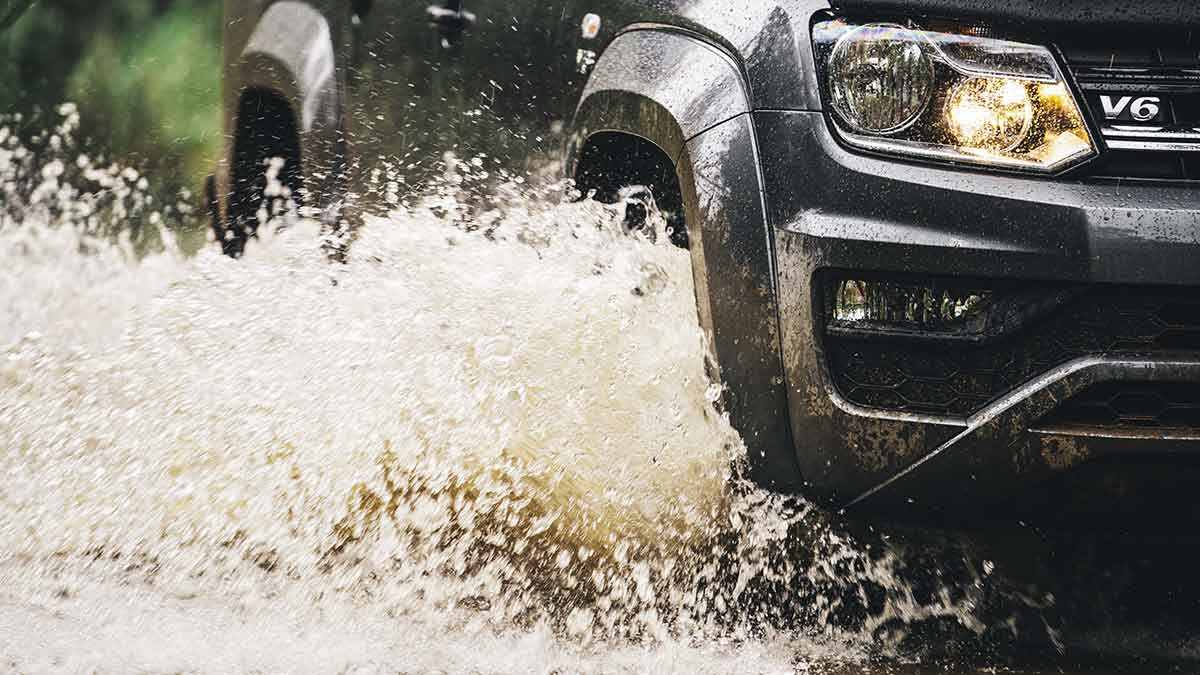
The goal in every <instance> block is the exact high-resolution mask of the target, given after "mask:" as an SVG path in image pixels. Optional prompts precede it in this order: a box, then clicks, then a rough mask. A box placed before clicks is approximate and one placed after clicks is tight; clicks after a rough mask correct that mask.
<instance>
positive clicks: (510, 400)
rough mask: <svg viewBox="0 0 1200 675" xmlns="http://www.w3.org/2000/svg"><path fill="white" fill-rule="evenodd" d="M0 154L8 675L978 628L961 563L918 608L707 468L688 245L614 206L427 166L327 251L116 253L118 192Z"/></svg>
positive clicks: (304, 238) (750, 651)
mask: <svg viewBox="0 0 1200 675" xmlns="http://www.w3.org/2000/svg"><path fill="white" fill-rule="evenodd" d="M66 112H67V113H68V114H74V113H73V111H70V110H68V111H66ZM0 145H3V146H4V147H5V148H6V150H5V152H7V153H10V154H9V155H6V156H12V154H13V153H16V148H18V147H20V146H19V144H18V143H17V142H15V141H14V140H13V139H12V137H11V135H9V137H8V138H6V140H4V141H0ZM24 158H25V159H27V155H25V156H24ZM0 159H2V158H0ZM51 161H58V160H57V159H53V160H51ZM27 164H28V162H27ZM13 166H14V165H13V164H12V163H11V162H10V163H9V164H0V167H7V168H8V170H9V173H7V174H5V176H7V178H6V180H5V184H6V189H7V190H8V192H7V193H6V194H7V195H8V197H7V200H8V201H7V202H6V205H7V206H6V208H4V209H0V211H2V212H3V213H4V216H3V217H4V220H3V222H2V223H0V307H2V310H0V311H2V312H3V317H2V319H0V350H2V351H3V353H2V358H3V361H2V362H0V472H2V473H3V475H4V481H3V489H2V491H0V538H2V539H3V541H6V542H10V545H9V546H7V547H5V549H4V552H3V559H2V560H0V579H2V581H3V583H2V584H0V585H2V586H3V587H4V588H6V589H8V590H7V591H6V592H5V593H6V595H5V596H4V597H2V598H0V606H5V607H6V610H5V611H4V612H0V614H3V615H4V616H6V617H8V618H7V619H5V621H7V622H8V624H7V626H0V633H3V634H7V635H9V636H11V637H10V638H9V640H10V641H9V642H8V643H7V644H3V643H0V650H2V651H3V652H4V653H6V654H11V655H12V658H13V663H15V664H17V665H16V666H14V667H16V668H18V669H34V668H39V667H46V668H51V669H54V668H56V667H57V666H61V665H63V664H68V665H70V667H78V668H90V667H100V668H113V667H125V665H136V667H139V668H143V667H144V668H148V669H152V670H169V669H192V668H201V669H205V670H208V669H213V670H239V669H251V668H265V669H268V670H306V669H311V670H320V671H326V670H331V669H338V668H351V667H352V666H353V667H357V665H364V664H365V666H367V667H371V668H373V667H376V666H380V667H383V666H389V667H393V669H394V667H398V666H399V664H411V665H413V666H414V667H416V668H417V669H418V670H428V669H436V668H444V669H448V670H468V671H469V670H494V671H512V670H520V669H522V668H521V667H518V666H527V665H529V664H532V665H531V666H529V669H533V670H547V669H552V668H555V667H561V668H566V669H568V670H643V669H646V668H647V667H652V668H658V667H661V668H662V669H664V670H677V671H687V672H695V671H700V670H710V671H714V672H727V671H728V670H730V669H731V668H730V666H731V664H734V663H738V664H745V665H749V666H750V667H751V669H754V670H761V671H770V670H773V669H782V670H791V669H794V668H797V667H799V665H800V664H807V663H808V662H809V660H810V659H812V660H815V661H820V662H828V661H837V660H850V661H858V660H861V659H863V658H865V654H866V653H867V649H866V648H867V647H868V646H869V645H868V643H867V642H863V641H860V638H855V637H853V636H847V635H846V634H844V633H842V632H841V631H838V630H835V626H837V625H840V624H839V623H838V622H837V617H839V616H844V615H846V614H854V613H856V612H858V613H862V614H864V615H865V616H867V618H866V619H865V620H863V621H859V622H858V623H857V624H856V627H857V628H862V632H861V633H859V634H861V635H865V636H867V638H868V639H873V638H874V637H878V636H879V635H882V634H883V631H884V629H887V628H889V627H894V626H895V625H897V624H906V623H908V622H910V621H913V620H923V619H928V618H931V617H948V618H949V620H951V621H952V622H956V623H958V624H960V625H962V626H965V627H966V628H967V629H969V630H970V631H974V632H982V631H983V629H984V625H983V624H982V623H980V620H979V619H978V618H976V616H975V612H974V609H975V607H976V605H977V604H978V602H979V597H980V596H981V594H982V593H983V591H982V589H983V587H985V586H986V585H987V578H986V574H984V573H979V574H974V575H973V576H972V575H968V576H970V578H971V579H972V581H971V582H970V583H968V584H966V585H965V587H963V588H958V589H948V588H942V589H941V590H940V591H938V592H934V593H933V594H931V595H930V596H929V597H920V598H918V597H917V595H916V594H914V592H913V590H912V589H911V588H909V587H908V586H907V585H906V584H905V583H904V582H903V581H902V580H901V579H900V578H899V577H898V576H896V572H895V569H896V567H897V566H899V565H900V564H901V563H900V562H899V561H898V558H897V555H896V554H895V553H894V552H891V551H889V550H887V549H886V548H885V549H882V550H881V549H878V548H876V549H874V550H871V549H868V548H867V547H864V546H862V545H860V544H856V543H855V542H854V539H853V537H851V536H850V535H848V534H846V533H845V532H843V531H841V530H840V529H839V528H837V527H836V526H834V525H831V523H830V521H829V519H828V517H827V516H826V515H825V514H824V513H822V512H821V511H819V510H817V509H814V508H813V507H811V506H810V505H808V504H806V503H804V502H803V501H800V500H789V499H784V498H782V497H779V496H776V495H769V494H766V493H763V492H761V491H758V490H756V489H754V488H752V487H750V486H749V485H747V484H746V483H745V481H744V480H742V479H741V478H740V477H739V475H738V473H737V472H736V471H735V469H734V467H736V465H737V462H738V460H739V457H740V453H741V451H742V446H741V443H740V440H739V439H738V437H737V434H736V433H735V432H734V431H733V430H732V429H731V428H730V426H729V424H728V422H727V420H726V419H725V418H724V417H723V416H722V415H721V414H720V413H718V412H717V410H716V408H715V407H714V406H713V401H714V400H715V399H716V398H717V396H718V394H719V389H718V387H717V386H716V385H714V383H711V382H709V381H708V380H707V378H706V376H705V368H704V358H705V353H706V350H705V345H704V339H703V335H702V333H701V331H700V330H699V328H698V326H697V321H696V317H695V309H694V301H693V289H692V284H691V270H690V263H689V258H688V254H687V252H686V251H683V250H680V249H676V248H674V247H672V246H671V245H670V244H669V243H667V239H668V238H667V237H665V236H659V237H657V243H654V242H651V241H649V240H648V239H647V238H645V237H641V236H627V235H625V234H623V232H622V229H621V225H620V223H621V216H622V207H621V205H616V206H608V205H602V204H597V203H594V202H591V201H586V200H585V201H582V202H578V203H557V201H555V200H551V199H549V198H548V197H546V196H545V193H544V192H542V191H539V190H535V189H533V188H530V187H529V186H528V185H526V184H524V183H523V181H520V180H515V179H513V180H507V181H505V182H504V184H503V185H502V186H501V187H499V188H497V189H496V194H497V195H500V196H501V197H503V199H500V201H502V202H503V203H504V206H505V208H503V209H498V210H496V211H489V212H486V213H480V212H477V211H475V212H472V211H470V210H468V209H466V208H465V207H463V206H462V205H461V204H460V203H458V202H457V201H456V200H455V197H454V190H455V187H454V186H456V185H461V183H462V180H461V176H460V177H459V178H458V179H456V180H457V182H455V181H448V182H447V185H449V186H450V187H445V186H443V188H442V189H439V190H435V191H433V192H431V193H430V195H428V196H426V197H425V198H423V199H417V200H414V201H412V202H411V203H406V204H401V203H400V200H398V199H397V200H395V201H396V203H397V210H395V211H393V212H392V213H391V214H390V215H388V216H386V217H373V218H368V219H367V222H366V223H365V224H364V226H363V227H362V228H361V230H360V232H359V233H358V236H357V239H356V241H355V242H354V244H353V246H352V247H351V249H350V251H349V256H348V259H347V260H346V262H345V263H344V264H331V263H330V262H328V260H327V258H326V255H325V254H324V253H323V252H322V247H321V245H320V244H321V234H320V232H319V227H318V226H317V224H315V223H313V222H310V221H305V220H297V219H294V218H293V219H292V221H291V222H290V223H289V226H288V227H286V228H283V229H282V230H281V231H279V232H276V231H275V228H271V227H268V228H264V229H263V230H262V235H263V236H262V238H261V239H260V240H256V241H253V242H251V245H250V247H249V248H248V249H247V253H246V255H245V257H244V258H242V259H241V260H238V261H233V260H229V259H227V258H224V257H222V256H220V255H218V254H217V252H216V251H215V248H214V247H210V249H209V250H205V251H202V252H200V253H199V254H198V255H196V256H194V257H187V256H184V255H182V254H180V253H179V252H178V251H177V250H176V249H175V248H174V246H173V244H172V241H171V239H170V237H169V236H166V237H164V240H165V244H164V250H162V251H160V252H156V253H151V254H149V255H143V256H139V255H135V254H134V252H133V251H132V250H131V248H130V247H129V246H128V245H127V244H126V243H123V242H122V239H121V237H120V236H119V235H117V236H115V238H114V236H113V235H112V233H111V232H107V231H106V230H105V228H103V227H99V225H103V224H104V223H105V222H108V221H107V220H105V219H113V218H116V219H120V218H122V217H126V216H127V215H128V213H129V211H128V209H126V208H125V207H123V206H122V207H117V206H115V205H114V204H115V203H116V202H120V203H121V204H128V203H131V202H136V200H137V194H138V187H137V183H138V181H139V180H140V177H137V178H136V179H135V180H133V186H132V187H130V186H129V182H130V181H129V180H126V179H127V178H131V177H133V176H134V175H133V174H131V173H126V172H125V170H124V169H123V168H120V167H117V168H115V169H112V170H108V169H106V170H104V171H103V172H102V174H103V176H104V177H107V178H105V180H108V181H109V183H110V184H109V185H107V186H105V185H102V184H100V183H99V182H98V175H96V174H92V175H91V178H97V180H96V181H93V180H91V178H88V177H87V176H83V178H82V179H81V180H84V181H87V187H86V188H81V187H79V186H73V185H64V184H63V183H62V182H61V180H60V176H61V173H58V172H57V169H55V170H53V171H50V172H48V173H46V172H43V173H41V174H38V173H37V172H30V171H29V169H28V166H26V168H25V169H22V171H24V173H21V174H20V176H17V174H15V173H14V172H13V170H12V167H13ZM470 166H471V165H470V163H469V162H468V163H462V164H461V165H460V166H457V167H455V166H454V165H451V166H450V167H449V170H450V171H451V173H452V174H453V173H454V172H455V171H457V172H459V174H461V173H462V172H470V170H471V169H470ZM88 170H91V169H87V170H85V173H86V171H88ZM114 172H115V173H114ZM114 175H115V176H116V177H117V178H116V179H113V176H114ZM29 176H33V179H32V183H36V185H33V184H32V183H31V182H30V180H31V179H29V178H28V177H29ZM122 176H124V177H123V178H122ZM110 179H112V180H110ZM114 181H115V182H114ZM47 184H50V185H51V187H47V188H43V187H42V186H44V185H47ZM31 185H32V188H31ZM39 190H40V192H39ZM119 190H127V192H125V193H124V194H122V195H117V194H115V193H116V191H119ZM84 195H91V196H84ZM80 200H83V201H88V202H90V203H91V204H92V206H91V207H89V208H83V207H79V208H75V207H73V206H72V204H75V203H76V202H78V201H80ZM102 200H109V201H104V202H103V203H104V204H105V206H104V207H103V208H99V209H98V208H96V207H95V204H96V203H100V202H101V201H102ZM139 208H145V205H144V204H143V206H142V207H139ZM97 219H99V220H97ZM154 222H158V217H157V216H155V217H154ZM656 222H657V223H658V226H659V227H661V226H662V223H661V219H659V220H657V221H656ZM116 229H117V230H119V228H116ZM972 569H974V568H972ZM856 608H857V609H856ZM56 613H57V614H56ZM188 625H194V626H201V627H203V630H197V631H195V632H194V633H186V632H185V628H184V626H188ZM101 627H102V628H101ZM285 627H290V628H285ZM75 631H84V632H89V631H95V632H94V633H91V637H89V638H88V639H86V640H83V641H79V642H77V641H75V640H72V639H67V638H66V637H64V636H67V635H71V634H72V633H73V632H75ZM177 631H178V632H180V633H182V634H184V635H189V636H190V637H180V638H176V639H175V640H173V641H172V640H171V639H170V638H169V637H168V636H170V635H173V634H177ZM22 636H24V637H22ZM835 636H836V637H835ZM156 637H157V638H159V639H162V640H167V641H168V642H170V643H171V645H172V646H171V647H169V648H167V647H163V646H162V643H161V642H158V641H157V639H155V638H156ZM35 638H36V639H35ZM260 640H261V641H263V642H262V643H261V644H260V642H259V641H260ZM830 640H833V643H831V644H833V645H834V646H829V645H830V643H829V642H828V641H830ZM218 643H219V644H221V645H225V646H224V647H223V648H222V651H220V652H219V653H218V652H210V651H208V650H209V648H210V647H211V646H212V645H215V644H218ZM330 643H335V644H337V645H339V646H338V647H337V648H334V649H333V650H332V651H328V650H326V651H315V648H314V646H313V645H314V644H317V645H327V644H330ZM31 645H32V646H31ZM263 645H269V646H270V647H269V648H267V647H264V646H263ZM77 648H78V649H77ZM277 650H278V653H277V654H274V652H276V651H277ZM273 654H274V655H273ZM318 654H319V655H320V656H318ZM417 654H419V656H417ZM306 655H309V656H306ZM754 664H757V665H754Z"/></svg>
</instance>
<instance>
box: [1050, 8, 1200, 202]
mask: <svg viewBox="0 0 1200 675" xmlns="http://www.w3.org/2000/svg"><path fill="white" fill-rule="evenodd" d="M1059 48H1060V49H1061V50H1062V53H1063V56H1064V57H1065V59H1066V61H1067V65H1068V67H1069V68H1070V70H1071V71H1072V73H1073V74H1074V76H1075V79H1076V81H1077V82H1078V83H1079V87H1080V89H1081V90H1082V93H1083V98H1084V102H1085V105H1086V106H1087V107H1088V108H1089V109H1090V110H1091V113H1092V117H1093V119H1095V120H1096V122H1097V124H1098V125H1099V126H1100V127H1101V133H1102V135H1103V137H1104V143H1105V145H1106V146H1107V148H1108V151H1107V152H1105V153H1104V154H1103V155H1102V156H1101V157H1100V159H1098V160H1097V161H1096V162H1093V163H1092V164H1091V165H1090V167H1089V169H1088V171H1090V172H1091V174H1092V175H1095V176H1099V177H1104V178H1118V179H1134V180H1139V179H1140V180H1155V181H1174V180H1190V181H1195V180H1200V35H1198V34H1196V33H1195V32H1194V31H1171V30H1162V31H1155V32H1154V33H1153V34H1152V35H1145V36H1138V37H1131V36H1130V35H1128V34H1127V33H1126V34H1114V33H1089V34H1087V35H1083V36H1066V37H1064V38H1062V39H1061V40H1060V43H1059ZM1139 102H1142V103H1143V104H1144V105H1139ZM1135 110H1136V111H1138V112H1142V113H1148V112H1150V111H1151V110H1153V111H1156V114H1155V115H1153V116H1152V117H1151V118H1149V119H1137V118H1135V116H1134V114H1133V113H1134V111H1135ZM1118 111H1119V112H1118ZM1143 116H1144V115H1143ZM1110 117H1115V118H1112V119H1110Z"/></svg>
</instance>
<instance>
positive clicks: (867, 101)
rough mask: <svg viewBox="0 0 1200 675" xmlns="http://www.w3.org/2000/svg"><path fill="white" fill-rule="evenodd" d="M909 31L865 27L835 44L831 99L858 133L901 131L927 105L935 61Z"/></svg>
mask: <svg viewBox="0 0 1200 675" xmlns="http://www.w3.org/2000/svg"><path fill="white" fill-rule="evenodd" d="M907 33H908V31H906V30H905V29H903V28H900V27H895V26H862V27H860V28H857V29H855V30H853V31H851V32H850V33H848V34H846V36H845V37H843V38H842V39H840V40H838V42H837V44H836V45H835V46H834V48H833V53H832V54H831V55H830V56H829V71H830V74H831V77H830V82H829V93H830V98H831V99H832V102H833V107H834V109H835V110H837V112H838V115H839V116H840V117H841V118H842V120H844V121H845V122H846V123H847V124H849V125H850V126H851V127H853V128H854V129H856V130H858V131H862V132H866V133H874V134H878V133H890V132H894V131H898V130H900V129H903V128H904V127H906V126H908V125H909V124H911V123H912V122H913V121H914V120H916V119H917V117H918V116H919V115H920V114H921V113H922V112H924V111H925V107H926V106H928V105H929V97H930V95H931V94H932V93H933V63H932V61H930V59H929V57H928V56H926V55H925V50H923V49H921V46H920V44H918V43H917V42H915V41H913V40H911V39H907V37H908V36H907Z"/></svg>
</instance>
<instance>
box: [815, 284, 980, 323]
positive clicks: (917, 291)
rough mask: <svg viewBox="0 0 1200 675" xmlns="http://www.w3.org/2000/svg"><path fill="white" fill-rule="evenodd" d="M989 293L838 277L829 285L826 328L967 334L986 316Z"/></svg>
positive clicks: (977, 290) (932, 285) (968, 289)
mask: <svg viewBox="0 0 1200 675" xmlns="http://www.w3.org/2000/svg"><path fill="white" fill-rule="evenodd" d="M992 296H993V293H992V291H990V290H980V289H971V288H950V287H945V286H939V285H937V284H935V283H930V284H919V283H904V282H897V281H868V280H866V279H839V280H836V282H835V284H834V293H833V307H832V312H831V317H830V318H831V319H832V324H831V327H843V328H848V329H857V330H871V331H873V332H879V331H883V332H888V331H906V332H921V333H926V334H929V333H958V334H963V333H967V332H970V331H971V330H972V329H973V328H978V327H979V326H978V325H977V324H979V323H981V322H982V321H983V320H984V319H985V318H986V316H987V314H988V308H989V307H990V306H991V303H992Z"/></svg>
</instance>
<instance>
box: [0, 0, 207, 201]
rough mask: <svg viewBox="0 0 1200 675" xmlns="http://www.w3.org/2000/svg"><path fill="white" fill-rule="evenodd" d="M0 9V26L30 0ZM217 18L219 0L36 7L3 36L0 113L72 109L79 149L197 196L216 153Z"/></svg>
mask: <svg viewBox="0 0 1200 675" xmlns="http://www.w3.org/2000/svg"><path fill="white" fill-rule="evenodd" d="M0 3H2V4H0V20H3V17H6V16H8V15H10V14H11V13H13V12H15V11H17V10H19V9H21V8H22V7H23V6H24V5H28V4H29V0H0ZM220 17H221V7H220V3H219V2H217V1H216V0H114V1H111V2H97V1H96V0H38V2H37V3H36V4H34V5H33V6H32V7H30V8H29V9H28V10H26V11H25V12H24V13H23V14H22V15H21V16H20V17H19V18H18V19H16V20H15V21H14V22H13V23H12V25H11V26H10V27H9V28H8V29H7V30H5V31H4V32H3V33H0V54H3V57H4V58H3V63H2V64H0V76H2V77H3V81H4V82H5V87H3V88H0V111H3V112H6V113H13V112H21V113H26V114H27V115H28V114H29V113H36V112H37V111H39V110H41V111H46V110H52V109H53V108H54V106H56V105H57V104H59V103H63V102H66V101H72V102H74V103H76V104H78V106H79V111H80V115H81V117H82V123H81V132H80V136H81V138H82V139H85V140H84V144H85V145H86V146H87V147H85V148H84V150H86V151H88V152H92V153H95V154H106V155H108V156H112V157H115V158H118V157H119V158H120V159H121V160H122V161H124V162H128V163H130V164H132V165H134V166H137V167H139V168H141V169H144V170H146V171H147V172H149V173H150V174H151V176H152V177H153V178H154V179H155V182H156V183H158V184H160V185H162V186H163V187H164V188H178V187H184V186H186V187H190V188H195V187H196V186H198V185H199V184H200V182H201V179H202V178H201V177H202V176H203V174H204V173H205V172H207V171H208V170H210V167H211V163H212V160H213V159H214V158H215V156H216V153H217V152H218V151H219V149H220V137H219V125H220V89H219V82H220V70H221V56H220V41H221V27H220ZM33 123H34V124H37V123H38V122H33ZM41 123H42V124H43V125H45V124H48V123H49V121H48V120H45V121H42V122H41Z"/></svg>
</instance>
